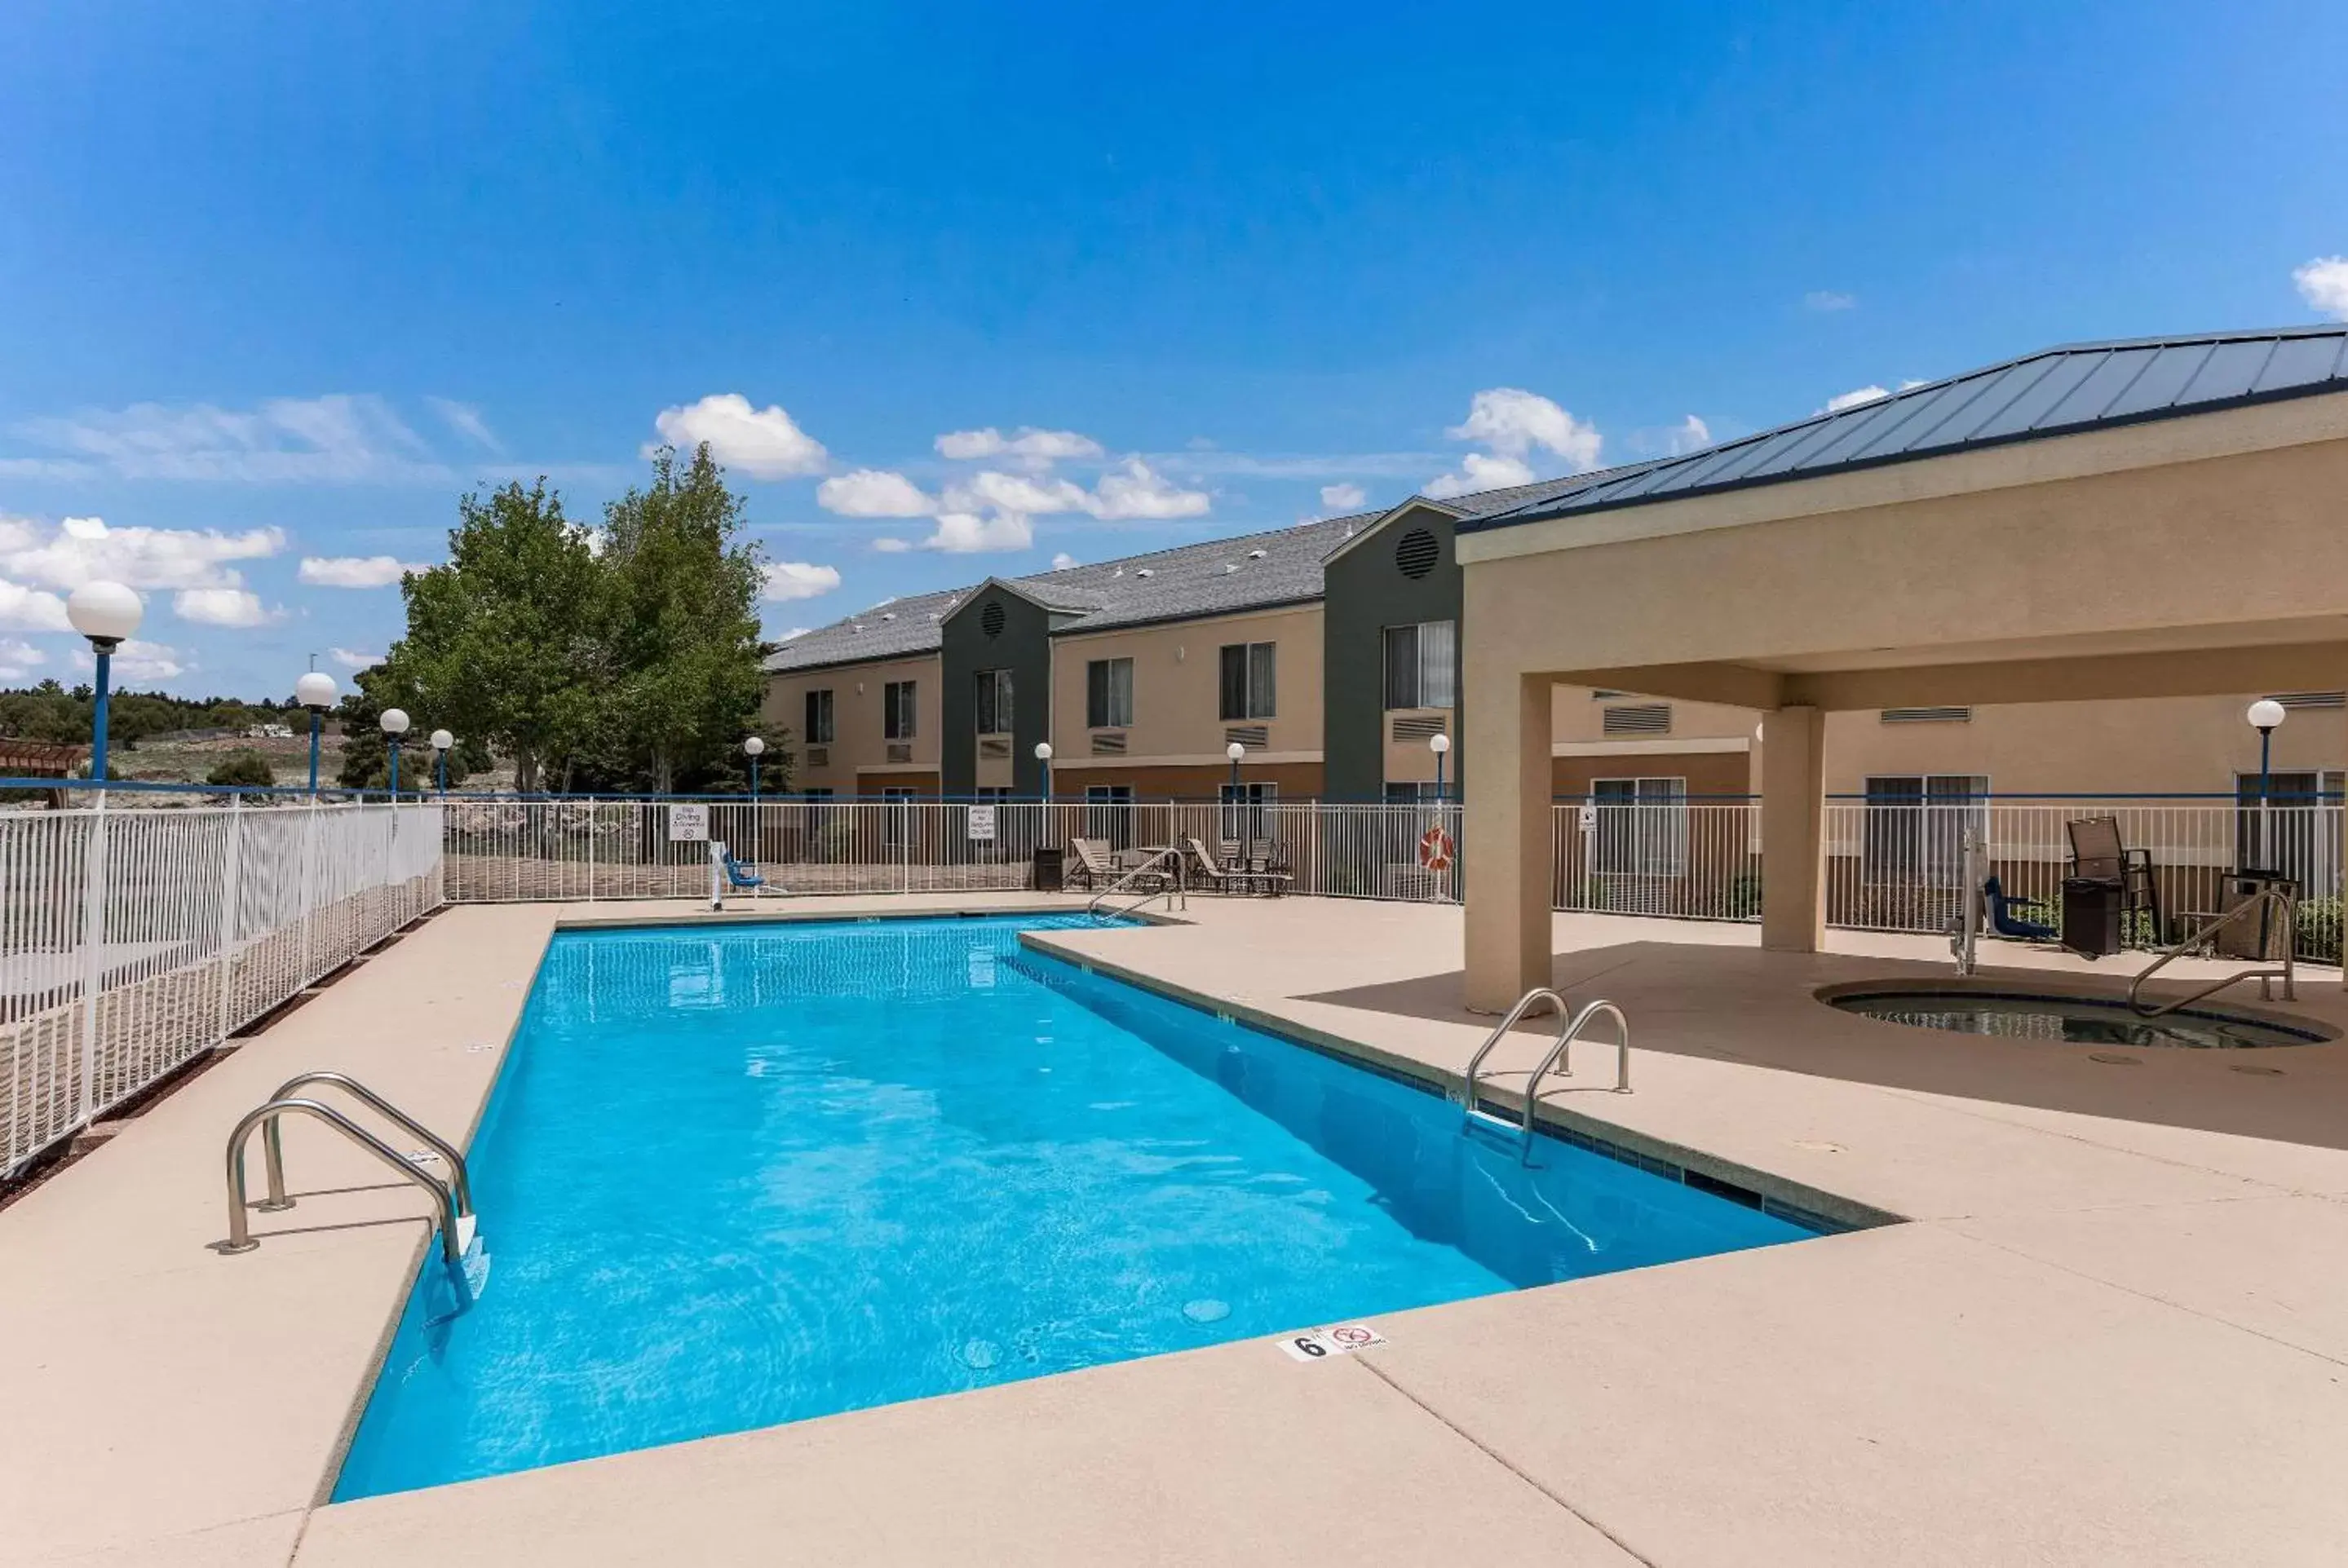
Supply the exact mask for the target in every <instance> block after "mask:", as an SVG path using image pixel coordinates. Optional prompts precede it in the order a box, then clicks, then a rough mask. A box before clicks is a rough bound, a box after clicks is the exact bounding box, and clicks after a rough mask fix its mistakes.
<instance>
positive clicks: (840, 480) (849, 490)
mask: <svg viewBox="0 0 2348 1568" xmlns="http://www.w3.org/2000/svg"><path fill="white" fill-rule="evenodd" d="M815 501H816V505H817V506H819V507H822V508H823V509H824V510H825V511H827V512H838V513H839V515H840V516H841V517H843V518H926V517H929V516H931V515H932V514H933V513H934V512H936V511H937V509H938V503H937V499H936V497H932V496H931V495H929V494H927V493H926V492H924V491H923V490H922V487H920V486H919V485H916V484H914V483H913V482H912V481H911V479H908V478H907V477H905V476H903V475H902V474H896V473H891V472H890V471H889V470H887V469H885V468H859V469H857V470H856V471H855V472H854V473H852V474H835V475H834V476H832V477H830V478H829V479H826V480H825V481H824V482H823V483H822V484H820V485H818V486H817V487H816V488H815Z"/></svg>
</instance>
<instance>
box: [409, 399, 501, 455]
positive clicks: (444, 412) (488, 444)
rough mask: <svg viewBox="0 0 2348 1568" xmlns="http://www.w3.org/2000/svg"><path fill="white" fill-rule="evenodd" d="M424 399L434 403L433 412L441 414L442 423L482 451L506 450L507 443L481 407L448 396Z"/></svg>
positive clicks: (428, 402)
mask: <svg viewBox="0 0 2348 1568" xmlns="http://www.w3.org/2000/svg"><path fill="white" fill-rule="evenodd" d="M424 401H425V402H426V403H427V404H430V405H432V412H433V413H435V414H437V415H439V416H440V419H441V423H443V424H445V425H448V428H449V429H451V430H454V431H455V432H456V433H457V434H458V435H459V436H463V437H464V438H465V439H466V440H468V441H470V442H471V443H472V444H473V445H474V446H479V448H480V449H481V450H482V451H484V452H491V453H502V452H504V451H505V449H506V448H505V443H503V442H501V441H499V439H498V436H497V432H496V431H494V430H491V429H490V428H489V421H487V420H485V419H483V418H482V417H481V411H480V409H479V408H478V407H476V406H475V405H472V404H469V403H458V402H457V401H456V400H455V399H453V398H448V397H427V398H426V399H425V400H424Z"/></svg>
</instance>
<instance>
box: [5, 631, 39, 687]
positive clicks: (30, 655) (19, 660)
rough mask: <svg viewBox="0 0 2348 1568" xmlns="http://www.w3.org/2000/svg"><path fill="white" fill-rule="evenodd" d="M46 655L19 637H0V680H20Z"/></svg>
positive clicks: (30, 672) (29, 673)
mask: <svg viewBox="0 0 2348 1568" xmlns="http://www.w3.org/2000/svg"><path fill="white" fill-rule="evenodd" d="M46 662H48V655H47V654H46V653H44V652H42V651H40V650H39V649H37V648H36V647H34V646H33V645H32V644H31V643H29V642H27V641H25V640H24V639H22V638H20V637H0V681H22V680H24V679H26V677H27V676H29V675H31V674H32V672H33V670H34V667H35V666H36V665H40V664H46Z"/></svg>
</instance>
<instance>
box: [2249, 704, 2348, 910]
mask: <svg viewBox="0 0 2348 1568" xmlns="http://www.w3.org/2000/svg"><path fill="white" fill-rule="evenodd" d="M2290 705H2291V704H2290V703H2289V702H2288V701H2286V702H2285V703H2284V706H2286V707H2288V706H2290ZM2259 776H2260V775H2258V774H2251V773H2243V774H2235V775H2234V864H2235V865H2237V866H2244V867H2251V868H2256V869H2258V870H2260V871H2279V872H2281V873H2282V874H2283V875H2284V876H2290V877H2293V878H2295V879H2297V881H2298V883H2299V886H2300V889H2301V891H2302V894H2303V895H2305V896H2306V897H2330V896H2331V894H2332V891H2333V889H2335V888H2337V887H2338V886H2340V861H2341V855H2340V835H2339V829H2338V826H2337V825H2338V823H2339V820H2340V817H2339V805H2340V797H2341V789H2342V786H2343V784H2348V779H2343V777H2342V775H2341V774H2337V773H2322V774H2318V773H2305V772H2297V773H2271V774H2267V775H2266V795H2265V798H2264V800H2263V802H2261V800H2260V794H2259Z"/></svg>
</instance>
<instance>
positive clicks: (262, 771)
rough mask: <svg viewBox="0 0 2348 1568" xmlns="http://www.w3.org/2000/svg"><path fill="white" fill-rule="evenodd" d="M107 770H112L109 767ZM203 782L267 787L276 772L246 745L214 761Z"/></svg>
mask: <svg viewBox="0 0 2348 1568" xmlns="http://www.w3.org/2000/svg"><path fill="white" fill-rule="evenodd" d="M111 771H112V770H111V769H110V768H109V769H108V772H111ZM204 782H205V783H206V784H223V785H226V784H237V785H243V786H246V787H248V788H254V789H268V788H270V787H272V786H273V785H274V784H276V783H277V773H276V770H275V769H273V768H272V767H271V766H270V765H269V759H268V758H267V757H264V756H263V755H262V754H261V753H259V752H256V751H253V750H252V749H251V748H249V747H248V748H246V749H244V750H242V751H234V752H231V753H229V754H228V755H226V756H224V757H222V758H221V760H220V761H219V762H218V763H215V764H213V765H212V771H211V773H209V774H205V775H204Z"/></svg>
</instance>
